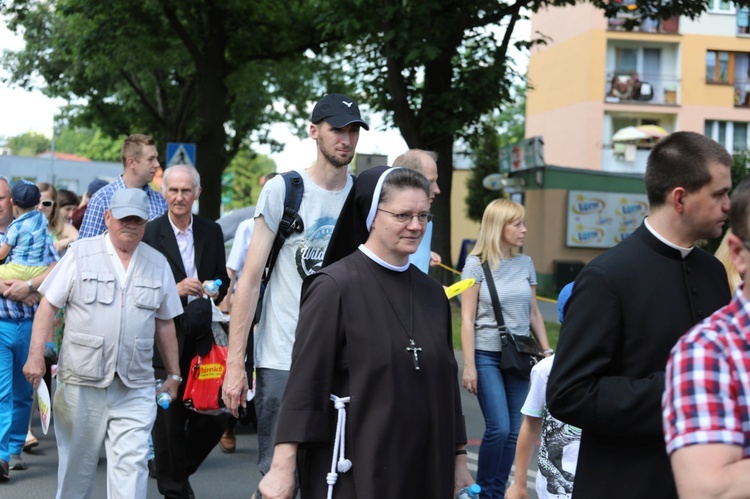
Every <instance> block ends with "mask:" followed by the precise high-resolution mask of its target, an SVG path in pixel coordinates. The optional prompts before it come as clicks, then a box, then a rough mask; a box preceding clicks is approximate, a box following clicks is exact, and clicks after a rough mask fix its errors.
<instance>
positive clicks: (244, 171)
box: [222, 149, 276, 210]
mask: <svg viewBox="0 0 750 499" xmlns="http://www.w3.org/2000/svg"><path fill="white" fill-rule="evenodd" d="M275 171H276V163H275V162H274V161H273V160H272V159H271V158H269V157H268V156H266V155H265V154H257V153H254V152H252V151H250V150H249V149H248V150H242V151H240V152H239V153H238V154H237V155H236V156H235V157H234V158H233V159H232V162H231V163H230V164H229V167H228V168H227V169H226V171H225V172H224V179H223V182H222V198H223V199H229V203H225V204H224V208H225V209H228V210H234V209H237V208H242V207H244V206H254V205H255V204H256V203H257V201H258V196H259V195H260V189H261V188H260V179H261V178H262V177H264V176H265V175H267V174H269V173H271V172H275Z"/></svg>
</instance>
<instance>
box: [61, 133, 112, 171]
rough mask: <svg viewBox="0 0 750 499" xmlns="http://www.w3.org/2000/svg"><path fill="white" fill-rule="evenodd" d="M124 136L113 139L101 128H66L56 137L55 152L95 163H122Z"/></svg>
mask: <svg viewBox="0 0 750 499" xmlns="http://www.w3.org/2000/svg"><path fill="white" fill-rule="evenodd" d="M124 139H125V137H124V136H122V137H117V139H112V138H110V137H108V136H105V135H104V134H103V133H102V131H101V129H99V128H71V127H64V128H63V129H62V130H61V131H60V132H59V133H58V135H57V137H55V151H57V152H68V153H71V154H76V155H78V156H83V157H84V158H89V159H91V160H93V161H114V162H117V163H119V162H120V150H121V148H122V141H123V140H124Z"/></svg>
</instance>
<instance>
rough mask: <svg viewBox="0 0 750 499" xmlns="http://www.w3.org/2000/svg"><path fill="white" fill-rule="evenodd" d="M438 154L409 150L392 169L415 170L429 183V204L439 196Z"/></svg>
mask: <svg viewBox="0 0 750 499" xmlns="http://www.w3.org/2000/svg"><path fill="white" fill-rule="evenodd" d="M437 160H438V154H437V153H436V152H434V151H425V150H423V149H409V150H408V151H406V152H405V153H404V154H402V155H401V156H399V157H397V158H396V159H395V161H394V162H393V165H392V166H393V167H398V168H408V169H410V170H416V171H418V172H419V173H421V174H422V175H424V176H425V177H427V180H429V181H430V204H432V201H433V200H434V199H435V196H437V195H438V194H440V187H438V184H437V180H438V167H437Z"/></svg>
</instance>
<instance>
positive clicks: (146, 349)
mask: <svg viewBox="0 0 750 499" xmlns="http://www.w3.org/2000/svg"><path fill="white" fill-rule="evenodd" d="M147 220H148V198H147V196H146V194H145V193H144V192H143V191H142V190H141V189H121V190H119V191H117V192H116V193H115V194H114V196H112V202H111V205H110V208H109V209H108V210H107V211H106V212H105V223H106V226H107V229H108V231H107V232H105V233H104V234H102V235H101V236H98V237H94V238H90V239H85V240H80V241H78V242H76V243H75V244H74V245H72V246H71V247H70V249H68V252H67V253H66V254H65V257H64V258H63V259H62V260H61V261H60V262H59V264H58V265H57V267H56V268H55V269H54V271H53V272H52V273H50V275H49V277H48V278H47V279H46V280H45V281H44V283H43V284H42V286H41V288H40V292H41V293H42V294H44V298H43V299H42V301H41V303H40V304H39V310H38V311H37V314H36V317H35V319H34V325H33V328H32V337H31V348H30V350H29V358H28V361H27V363H26V366H24V374H25V375H26V377H27V379H28V380H29V381H30V382H31V383H32V384H33V385H34V387H36V386H37V385H38V383H39V379H40V378H41V376H42V374H43V373H44V369H45V367H44V358H43V352H44V344H45V342H46V341H48V339H50V338H51V337H52V325H53V320H54V316H55V313H56V312H57V310H58V309H59V308H61V307H63V306H65V307H66V320H65V332H64V336H63V343H62V347H61V352H60V353H61V355H60V360H59V363H58V373H57V379H58V383H57V389H56V392H55V433H56V437H57V447H58V454H59V459H60V461H59V467H58V486H57V497H58V499H59V498H67V497H91V494H92V492H93V488H94V482H95V478H96V466H97V462H98V460H99V450H100V448H101V445H102V442H103V443H104V444H105V446H106V451H107V496H108V497H109V498H123V499H125V498H127V499H132V498H134V497H146V492H147V480H148V472H147V468H146V455H147V452H148V435H149V433H150V432H151V427H152V426H153V423H154V418H155V417H156V410H157V409H156V402H155V400H154V370H153V367H152V358H153V354H154V341H156V343H157V345H158V347H159V350H160V351H161V353H162V358H163V359H164V363H165V367H166V369H167V372H168V373H169V377H168V378H167V380H166V381H165V383H164V385H163V387H162V388H161V390H160V391H165V390H166V391H167V392H169V394H170V395H171V397H172V398H173V399H174V398H175V397H176V395H177V387H178V385H179V383H180V381H181V380H182V378H181V377H180V370H179V364H178V359H177V339H176V336H175V328H174V322H173V320H172V319H173V317H175V316H177V315H179V314H181V313H182V305H181V304H180V297H179V294H178V293H177V287H176V285H175V281H174V278H173V277H172V271H171V270H170V268H169V265H168V264H167V260H166V259H165V258H164V256H163V255H162V254H161V253H159V252H158V251H156V250H154V249H153V248H151V247H149V246H148V245H146V244H144V243H141V239H142V238H143V233H144V229H145V224H146V221H147Z"/></svg>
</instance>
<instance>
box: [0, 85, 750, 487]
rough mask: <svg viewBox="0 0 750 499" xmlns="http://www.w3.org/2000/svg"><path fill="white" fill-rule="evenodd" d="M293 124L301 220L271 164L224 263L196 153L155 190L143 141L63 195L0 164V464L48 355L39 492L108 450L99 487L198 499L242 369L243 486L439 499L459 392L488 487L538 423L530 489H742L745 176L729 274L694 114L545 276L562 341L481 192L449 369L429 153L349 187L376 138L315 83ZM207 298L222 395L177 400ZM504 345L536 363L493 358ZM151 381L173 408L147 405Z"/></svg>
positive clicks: (726, 163)
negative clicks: (529, 350)
mask: <svg viewBox="0 0 750 499" xmlns="http://www.w3.org/2000/svg"><path fill="white" fill-rule="evenodd" d="M310 121H311V122H310V125H309V135H310V137H311V138H313V139H314V141H315V144H316V150H317V156H316V158H315V161H314V163H313V164H312V166H310V167H309V168H307V169H305V170H301V171H300V172H299V177H298V179H299V182H300V187H299V189H300V190H299V192H300V194H301V200H300V201H299V203H298V206H296V207H295V208H294V209H293V210H292V211H294V213H293V214H291V215H294V217H293V222H292V225H293V227H292V229H294V230H289V231H288V235H286V234H287V231H286V229H288V228H289V227H286V225H288V224H289V217H290V213H289V211H290V204H289V202H288V199H287V198H288V197H289V195H290V193H289V187H288V185H289V182H288V179H287V178H286V177H284V176H283V175H277V176H275V177H273V178H266V179H265V185H264V186H263V189H262V191H261V194H260V198H259V200H258V203H257V206H256V209H255V213H254V215H253V217H252V218H251V219H249V220H248V221H246V222H245V223H243V225H241V230H240V231H239V232H238V237H236V239H235V243H234V244H235V246H234V248H233V251H232V254H230V256H229V259H228V260H227V259H226V258H225V250H224V236H223V233H222V229H221V227H220V226H219V225H218V224H217V223H216V222H213V221H210V220H207V219H205V218H203V217H201V216H198V215H196V214H194V213H193V206H194V203H195V202H196V201H197V200H198V199H199V197H200V194H201V179H200V175H199V173H198V172H197V171H196V169H195V168H193V167H190V166H185V165H176V166H171V167H169V168H167V169H166V170H164V172H163V180H162V185H161V193H159V192H157V191H156V190H154V189H152V187H151V186H150V183H151V181H152V180H153V178H154V176H155V175H156V174H157V172H159V171H160V165H159V161H158V152H157V148H156V144H155V143H154V141H153V139H152V138H151V137H149V136H146V135H141V134H135V135H131V136H129V137H128V138H127V139H126V140H125V142H124V144H123V147H122V163H123V173H122V175H121V176H120V177H118V178H117V179H116V180H115V181H113V182H110V183H106V182H104V181H102V180H96V181H94V182H92V183H91V185H90V186H89V189H88V191H87V192H86V193H85V195H84V196H83V199H80V200H79V199H78V197H77V196H76V195H75V193H72V192H70V191H66V190H63V189H60V190H56V189H55V187H54V186H52V185H50V184H46V183H40V184H37V185H35V184H32V183H29V182H25V181H18V182H16V183H15V185H13V186H11V185H10V182H9V181H8V180H7V179H5V178H2V177H0V235H1V236H2V239H0V243H2V244H0V258H3V259H5V260H6V262H5V263H4V264H3V265H2V266H0V293H2V296H0V481H7V480H9V479H10V470H13V471H21V470H24V469H25V468H26V463H24V461H23V458H22V451H23V450H28V449H30V448H32V447H34V446H36V445H38V444H39V442H38V440H37V439H36V437H34V435H33V433H32V432H31V424H30V420H31V412H32V400H33V399H35V397H34V390H35V389H36V388H37V387H39V385H40V383H45V384H46V385H47V386H49V387H51V386H52V380H51V379H50V376H49V375H50V371H51V366H52V364H53V363H54V364H56V366H57V371H56V372H57V375H56V380H55V389H54V397H53V399H54V428H55V436H56V443H57V451H58V455H59V465H58V488H57V497H58V498H67V497H90V496H91V495H92V491H93V486H94V478H95V476H96V468H97V463H98V458H99V452H100V449H101V447H102V445H104V447H105V449H106V454H107V494H108V497H112V498H120V497H121V498H128V499H130V498H134V497H135V498H141V497H146V490H147V484H148V477H149V475H151V476H152V477H153V478H155V479H156V483H157V486H158V489H159V492H160V493H161V494H162V495H164V497H168V498H191V497H194V493H193V491H192V487H191V485H190V477H191V476H192V475H194V474H195V473H197V472H198V469H199V467H200V465H201V463H202V462H203V461H204V460H205V459H206V458H207V456H208V455H209V453H210V452H211V451H212V449H213V448H214V447H215V446H217V445H220V446H221V448H222V449H223V450H224V451H225V452H232V451H234V447H235V440H234V425H235V424H236V419H234V418H238V417H240V412H241V411H242V410H243V409H246V406H247V405H248V403H250V402H248V398H247V394H248V390H249V389H250V388H251V387H252V379H251V377H252V376H253V372H254V373H255V374H254V375H255V391H254V397H253V399H252V402H251V403H252V404H253V405H254V409H255V415H256V418H257V438H258V463H257V465H258V468H259V471H260V473H261V475H262V476H263V478H262V480H261V481H260V483H259V484H251V487H252V488H253V490H254V492H253V495H252V496H253V497H254V498H255V499H261V498H265V499H277V498H282V499H291V498H293V497H295V496H297V495H299V496H300V497H302V498H303V499H314V498H324V497H327V498H329V499H330V498H336V497H338V498H360V499H363V498H373V499H375V498H382V497H424V498H428V497H429V498H431V499H434V498H438V499H450V498H454V497H456V495H457V494H458V492H459V490H460V489H462V488H464V487H467V486H469V485H470V484H472V482H473V481H474V480H473V478H472V475H471V473H470V472H469V468H468V466H467V449H466V445H467V435H466V428H465V423H464V416H463V409H462V405H461V398H460V393H461V392H460V390H461V383H462V384H463V387H464V388H465V389H466V390H467V391H468V392H469V393H471V394H474V395H476V397H477V400H478V403H479V406H480V408H481V411H482V414H483V416H484V420H485V433H484V437H483V438H482V441H481V445H480V447H479V457H478V469H477V473H476V481H477V483H478V484H479V485H480V486H481V488H482V492H481V497H482V498H483V499H485V498H490V499H492V498H503V497H505V498H508V499H522V498H528V497H529V492H528V486H527V477H528V470H529V466H530V461H531V457H532V455H533V450H534V447H535V445H536V443H537V440H539V439H541V448H540V451H539V457H538V459H539V462H538V468H539V472H538V475H537V481H536V490H537V494H538V496H539V497H540V498H565V497H574V498H577V499H580V498H583V499H586V498H596V497H608V498H610V497H615V498H617V497H623V498H633V497H659V498H670V497H675V498H676V497H678V495H679V497H683V498H685V497H690V498H692V497H696V498H698V497H714V495H717V496H718V495H720V494H724V493H726V494H730V493H734V494H735V495H732V497H745V496H747V494H748V491H750V486H749V485H750V484H747V483H746V482H747V481H748V480H749V479H748V477H750V473H748V469H747V468H748V467H750V465H748V464H747V463H750V461H748V460H746V459H743V458H745V457H746V456H747V455H748V454H750V411H748V403H747V399H748V397H749V396H750V381H748V376H747V373H748V372H750V357H748V356H747V354H746V352H747V351H748V350H750V346H748V345H750V336H748V332H747V331H746V329H747V326H746V324H748V323H750V320H748V319H747V312H746V311H747V310H749V309H750V308H748V307H749V305H748V303H747V301H748V300H750V290H747V289H746V288H745V287H744V285H743V284H741V283H740V282H739V281H740V280H741V278H743V277H745V275H746V272H747V271H748V269H750V242H748V241H750V180H746V181H744V182H742V183H741V184H740V185H739V186H738V187H737V188H736V189H735V191H734V194H733V196H732V200H731V225H732V231H731V232H728V233H727V235H726V237H725V243H724V244H723V249H722V251H723V254H724V255H725V257H724V258H723V261H724V262H725V265H726V269H725V266H723V265H722V263H721V262H720V261H719V260H717V259H716V258H714V257H713V256H712V255H710V254H708V253H706V252H705V251H703V250H702V249H700V248H699V247H698V246H697V243H698V241H700V240H702V239H709V238H716V237H719V236H720V235H721V234H722V232H723V226H724V225H725V223H726V222H727V220H728V214H729V211H730V199H729V193H730V190H731V188H732V185H731V176H730V165H731V164H732V158H731V156H730V155H729V154H728V153H727V152H726V150H724V149H723V148H722V147H721V146H720V145H719V144H717V143H716V142H714V141H712V140H711V139H708V138H706V137H704V136H702V135H700V134H696V133H690V132H677V133H674V134H672V135H670V136H668V137H666V138H664V139H662V140H661V141H660V142H659V143H658V144H657V145H656V146H655V147H654V149H653V151H652V152H651V155H650V157H649V161H648V166H647V171H646V174H645V178H644V182H645V188H646V193H647V196H648V199H649V203H650V212H649V215H648V217H647V218H646V219H645V220H644V222H643V223H642V225H641V226H640V227H639V228H638V229H637V230H636V232H635V233H634V234H633V235H632V236H630V237H629V238H627V239H625V240H624V241H623V242H621V243H620V244H618V245H617V246H615V247H614V248H612V249H610V250H608V251H605V252H604V253H603V254H602V255H600V256H599V257H597V258H595V259H594V260H592V261H591V262H590V263H589V264H588V265H587V266H586V267H585V268H584V269H583V270H582V272H581V273H580V275H579V276H578V277H577V278H576V280H575V283H570V284H568V285H567V286H565V287H564V288H563V289H562V290H561V293H560V296H559V298H558V312H559V319H560V322H561V323H562V329H561V334H560V339H559V343H558V352H557V353H555V352H554V351H553V349H552V348H551V347H550V342H549V340H548V338H547V332H546V330H545V323H544V320H543V317H542V314H541V312H540V310H539V306H538V303H537V297H536V288H537V275H536V269H535V266H534V262H533V261H532V260H531V258H529V257H528V256H527V255H524V254H523V253H522V252H521V249H522V248H523V246H524V244H525V236H526V232H527V228H526V225H525V211H524V207H523V206H522V205H520V204H519V203H516V202H514V201H511V200H508V199H497V200H495V201H492V202H491V203H489V205H488V206H487V207H486V209H485V212H484V215H483V218H482V223H481V228H480V231H479V234H478V238H477V242H476V245H475V247H474V249H473V250H472V252H471V254H470V255H469V256H468V257H467V259H466V264H465V266H464V268H463V269H462V279H472V280H473V285H471V286H470V287H469V288H468V289H467V290H466V291H465V292H464V293H463V295H462V299H461V324H462V325H461V347H462V350H463V362H464V366H463V375H462V379H459V377H458V376H459V375H458V373H459V369H458V365H457V362H456V357H455V356H454V347H455V345H453V340H452V331H451V327H452V326H451V324H452V322H451V311H450V305H449V301H448V298H447V296H446V294H445V292H444V289H443V288H442V286H440V284H439V283H438V282H437V281H436V280H434V279H432V278H431V277H429V275H428V272H429V268H430V266H435V265H439V264H441V263H442V259H441V258H440V255H438V254H437V253H435V252H433V251H432V250H431V238H432V237H431V236H432V218H433V215H432V213H431V211H430V209H431V205H432V203H433V201H434V199H435V197H436V196H437V195H439V194H440V188H439V187H438V167H437V162H438V161H439V158H438V156H437V154H435V153H434V152H431V151H424V150H419V149H412V150H410V151H408V152H406V153H405V154H403V155H402V156H400V157H398V158H397V159H396V160H395V161H394V163H393V166H391V167H388V166H380V167H375V168H371V169H368V170H366V171H365V172H363V173H362V174H360V175H359V176H358V178H356V179H355V178H354V177H353V176H352V175H350V174H349V173H348V165H349V163H350V162H351V161H352V159H353V157H354V154H355V152H356V146H357V142H358V139H359V134H360V132H361V130H368V128H369V127H368V124H367V122H366V121H364V120H363V118H362V116H361V114H360V111H359V108H358V106H357V103H356V102H355V101H354V100H353V99H351V98H350V97H347V96H345V95H342V94H328V95H326V96H325V97H323V98H322V99H321V100H320V101H318V103H317V104H316V105H315V108H314V110H313V113H312V116H311V120H310ZM282 230H284V231H285V232H284V234H285V236H286V237H285V238H279V237H278V234H279V233H280V231H282ZM532 230H533V228H532ZM269 260H270V261H271V262H272V264H271V267H269V266H268V262H269ZM274 264H275V265H274ZM728 279H731V280H732V282H733V286H735V287H736V288H737V291H736V292H735V293H734V298H733V299H732V300H731V302H730V298H731V291H730V284H729V280H728ZM214 281H216V284H219V283H220V285H219V286H218V287H217V288H216V289H213V288H211V287H210V286H209V283H213V282H214ZM263 284H264V286H263ZM256 309H258V310H259V314H258V318H257V326H256V324H255V323H256V320H254V317H255V316H256ZM222 312H223V313H224V314H231V315H230V322H229V327H228V330H229V336H228V338H229V340H228V341H229V345H228V353H227V360H226V369H225V372H224V381H223V386H222V389H221V394H220V396H221V400H222V403H223V404H224V405H225V407H226V412H221V413H218V414H217V413H210V414H209V413H205V412H199V411H195V410H192V409H191V408H189V407H186V406H185V404H183V403H182V398H183V394H184V393H185V389H186V379H185V378H187V376H189V375H191V372H190V371H191V361H192V360H193V359H194V358H195V357H196V356H197V355H204V354H205V352H206V351H207V349H206V348H207V347H206V345H208V348H209V349H210V346H211V345H212V343H213V342H214V341H215V340H214V339H215V336H214V335H215V332H214V328H213V327H212V324H211V322H212V318H213V319H214V320H215V317H216V314H218V315H219V316H221V315H222ZM563 319H564V320H563ZM688 331H689V332H688ZM519 344H535V345H536V349H537V352H536V354H537V356H538V357H539V358H543V360H541V361H540V362H539V363H538V364H536V365H534V366H533V368H532V364H533V363H532V362H526V364H528V365H522V366H521V369H519V368H518V366H517V365H516V366H510V365H509V364H510V361H509V359H511V358H512V356H511V354H512V353H521V354H522V352H521V349H520V347H519V346H518V345H519ZM504 356H505V357H504ZM155 380H159V383H157V384H156V388H155ZM162 393H166V394H168V395H169V398H170V400H171V404H169V405H168V406H167V407H166V408H157V404H156V400H155V396H158V395H160V394H162ZM514 462H515V466H516V474H515V480H514V481H513V482H511V483H509V476H510V472H511V467H512V465H513V464H514ZM19 476H20V475H19ZM623 476H625V477H627V479H626V482H625V483H620V482H621V481H622V480H621V477H623ZM256 485H257V488H256ZM743 494H745V495H743Z"/></svg>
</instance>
